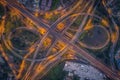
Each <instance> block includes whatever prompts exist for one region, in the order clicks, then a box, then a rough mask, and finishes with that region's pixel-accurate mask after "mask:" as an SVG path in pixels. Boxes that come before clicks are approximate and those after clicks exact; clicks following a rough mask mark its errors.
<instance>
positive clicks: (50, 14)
mask: <svg viewBox="0 0 120 80" xmlns="http://www.w3.org/2000/svg"><path fill="white" fill-rule="evenodd" d="M52 16H53V13H45V16H44V18H45V19H51V17H52Z"/></svg>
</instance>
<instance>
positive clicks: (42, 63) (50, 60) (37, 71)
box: [0, 0, 120, 80]
mask: <svg viewBox="0 0 120 80" xmlns="http://www.w3.org/2000/svg"><path fill="white" fill-rule="evenodd" d="M99 1H100V0H99ZM99 1H98V3H99ZM5 2H6V3H7V6H9V7H11V9H12V8H13V9H15V10H16V11H18V12H19V13H20V14H21V15H23V16H25V17H26V18H28V19H30V20H31V21H32V22H33V23H34V24H35V25H36V26H37V29H38V30H39V29H41V28H44V29H45V30H46V31H47V32H46V33H45V34H44V35H43V37H42V39H40V40H39V41H38V42H37V44H35V45H33V46H32V47H31V49H30V50H28V51H27V55H26V56H24V57H22V56H20V55H18V54H17V53H16V52H15V51H14V50H13V49H12V48H11V47H10V46H9V45H8V43H7V42H6V39H5V38H4V35H3V36H2V40H3V42H4V44H5V45H6V46H7V48H8V49H9V50H10V51H11V52H12V53H13V54H14V55H16V56H17V57H19V58H21V59H22V60H23V62H22V63H23V64H25V61H26V60H27V61H31V64H30V66H29V67H28V70H27V71H26V74H25V76H22V70H24V69H23V68H24V67H23V66H22V65H21V66H22V67H21V69H20V71H19V74H18V75H15V76H16V78H17V79H19V78H21V77H22V80H37V79H40V78H41V77H43V76H44V75H45V73H47V72H48V71H49V70H50V69H51V68H52V66H54V65H55V64H57V63H58V62H60V61H61V60H62V57H63V55H64V54H65V52H66V51H67V50H71V49H72V50H73V51H75V55H80V56H82V57H84V58H85V59H86V60H87V61H88V62H90V63H91V65H93V66H94V67H96V68H98V69H99V70H101V71H102V72H103V73H105V74H106V75H107V76H108V77H111V78H112V79H115V80H120V76H119V75H118V74H117V73H116V72H115V71H112V70H111V69H109V68H108V67H107V66H105V65H104V64H103V63H101V62H100V61H99V60H96V58H94V57H93V56H91V55H90V54H89V52H87V51H85V50H83V49H82V48H80V47H78V46H77V45H75V41H76V40H77V38H78V36H79V34H80V33H81V31H82V30H83V27H84V25H85V24H86V22H87V19H88V15H89V14H90V15H93V16H94V14H93V13H94V10H95V7H96V6H97V5H94V3H95V2H94V1H91V0H89V2H87V4H85V7H84V8H83V7H82V10H81V8H80V9H79V8H78V7H79V5H80V3H81V0H79V1H78V2H77V4H76V5H75V6H74V7H73V8H72V9H71V10H70V11H68V12H67V13H66V14H64V15H63V16H61V17H60V18H59V19H58V20H57V21H55V22H54V23H53V24H52V25H48V24H45V23H43V22H42V21H41V20H39V19H38V18H36V17H35V16H33V15H32V14H31V13H30V12H28V11H27V10H25V9H24V8H21V7H20V6H19V4H18V3H17V2H15V1H14V0H6V1H5ZM103 4H104V2H103ZM88 7H89V9H88V11H86V12H84V13H86V14H87V15H86V16H85V17H84V18H83V20H82V24H81V25H80V26H79V29H78V30H77V32H76V34H75V35H74V37H73V38H72V39H71V40H70V41H69V40H68V39H66V38H65V37H64V36H63V35H62V34H64V32H66V29H68V28H69V26H67V27H66V29H64V30H63V31H62V32H61V33H62V34H61V33H58V32H57V31H55V29H56V25H57V24H58V23H60V22H62V21H63V20H64V19H66V18H67V17H69V16H71V15H72V14H75V13H74V11H76V10H77V8H78V10H80V13H82V12H83V11H84V10H85V9H86V8H88ZM105 8H106V7H105ZM107 10H108V9H107ZM77 16H79V15H76V17H77ZM110 18H111V19H112V17H111V16H110ZM73 21H74V20H73ZM112 22H113V23H114V26H115V32H111V35H112V34H113V35H114V36H116V37H115V38H113V37H112V38H113V39H112V42H113V46H112V47H111V51H110V55H111V56H113V54H112V53H113V52H114V49H115V46H116V44H117V40H118V38H119V31H118V26H117V25H116V23H115V22H114V20H113V19H112ZM49 34H50V35H52V36H53V37H54V38H55V41H56V42H57V41H61V42H63V44H64V46H63V48H62V49H61V50H59V51H58V52H56V53H55V54H53V55H50V56H48V57H46V58H43V59H36V57H37V54H38V52H39V49H40V47H41V46H42V45H43V44H42V43H43V41H44V40H45V39H46V37H47V36H48V35H49ZM8 42H9V41H8ZM54 45H55V42H54V43H53V44H52V46H54ZM0 47H1V46H0ZM50 49H52V48H50ZM50 49H49V50H48V52H47V54H50ZM0 50H1V51H2V52H3V54H4V51H3V49H2V47H1V48H0ZM32 52H34V55H33V58H32V59H29V58H27V56H28V55H30V54H31V53H32ZM32 54H33V53H32ZM4 55H5V54H4ZM111 59H112V60H111V62H112V61H113V58H111ZM36 63H37V64H36ZM10 64H11V63H10ZM112 65H113V66H114V64H112ZM11 68H12V69H13V70H14V68H13V66H11ZM13 72H14V73H15V74H16V72H15V71H13ZM38 75H39V78H38Z"/></svg>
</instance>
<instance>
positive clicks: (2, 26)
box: [0, 20, 5, 35]
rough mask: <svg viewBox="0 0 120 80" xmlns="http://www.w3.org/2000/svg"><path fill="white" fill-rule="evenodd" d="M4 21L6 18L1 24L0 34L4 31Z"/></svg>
mask: <svg viewBox="0 0 120 80" xmlns="http://www.w3.org/2000/svg"><path fill="white" fill-rule="evenodd" d="M4 23H5V20H2V22H1V24H0V35H1V34H2V33H3V32H4V30H5V29H4Z"/></svg>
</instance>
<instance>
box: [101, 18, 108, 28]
mask: <svg viewBox="0 0 120 80" xmlns="http://www.w3.org/2000/svg"><path fill="white" fill-rule="evenodd" d="M101 22H102V24H104V25H105V26H109V23H108V22H107V20H105V19H102V21H101Z"/></svg>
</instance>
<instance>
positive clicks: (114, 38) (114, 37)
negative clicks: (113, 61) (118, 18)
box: [111, 33, 117, 42]
mask: <svg viewBox="0 0 120 80" xmlns="http://www.w3.org/2000/svg"><path fill="white" fill-rule="evenodd" d="M111 38H112V42H115V41H116V38H117V37H116V33H113V34H112V35H111Z"/></svg>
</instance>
